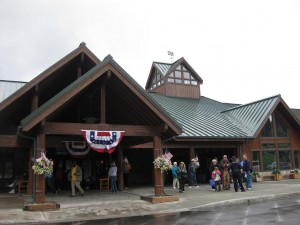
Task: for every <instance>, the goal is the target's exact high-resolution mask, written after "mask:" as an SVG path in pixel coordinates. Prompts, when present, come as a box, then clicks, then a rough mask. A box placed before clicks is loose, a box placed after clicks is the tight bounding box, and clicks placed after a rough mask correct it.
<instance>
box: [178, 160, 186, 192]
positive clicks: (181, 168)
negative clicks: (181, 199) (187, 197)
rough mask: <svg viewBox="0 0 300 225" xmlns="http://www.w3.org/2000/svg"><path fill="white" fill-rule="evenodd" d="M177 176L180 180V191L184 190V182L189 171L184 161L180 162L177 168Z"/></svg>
mask: <svg viewBox="0 0 300 225" xmlns="http://www.w3.org/2000/svg"><path fill="white" fill-rule="evenodd" d="M177 176H178V180H179V193H182V192H184V184H185V181H186V178H187V171H186V167H185V164H184V162H180V164H179V166H178V168H177Z"/></svg>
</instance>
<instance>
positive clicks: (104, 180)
mask: <svg viewBox="0 0 300 225" xmlns="http://www.w3.org/2000/svg"><path fill="white" fill-rule="evenodd" d="M102 188H103V189H104V188H106V189H107V190H109V177H105V178H100V179H99V189H100V190H102Z"/></svg>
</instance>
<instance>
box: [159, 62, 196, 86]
mask: <svg viewBox="0 0 300 225" xmlns="http://www.w3.org/2000/svg"><path fill="white" fill-rule="evenodd" d="M170 78H175V79H170ZM168 82H170V83H176V84H187V85H198V82H197V81H196V80H195V78H194V77H193V76H192V74H191V73H190V72H189V71H188V70H187V69H186V68H185V67H184V66H181V65H179V66H178V67H177V68H176V70H175V71H174V72H172V73H170V75H169V77H168ZM161 83H163V82H161Z"/></svg>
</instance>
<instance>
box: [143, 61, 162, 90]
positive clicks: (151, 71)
mask: <svg viewBox="0 0 300 225" xmlns="http://www.w3.org/2000/svg"><path fill="white" fill-rule="evenodd" d="M154 69H156V70H157V68H156V66H155V64H154V63H152V66H151V69H150V73H149V75H148V79H147V82H146V86H145V89H146V90H148V89H150V87H151V81H152V76H151V74H152V73H153V70H154ZM159 73H160V71H159Z"/></svg>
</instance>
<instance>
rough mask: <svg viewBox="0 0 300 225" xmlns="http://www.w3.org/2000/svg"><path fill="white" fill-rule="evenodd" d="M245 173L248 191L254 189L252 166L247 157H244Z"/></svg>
mask: <svg viewBox="0 0 300 225" xmlns="http://www.w3.org/2000/svg"><path fill="white" fill-rule="evenodd" d="M243 172H244V176H245V178H246V181H245V183H246V188H247V190H251V189H252V175H251V166H250V161H249V160H248V159H247V155H246V154H244V155H243Z"/></svg>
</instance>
